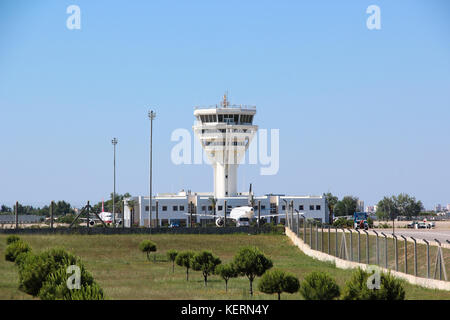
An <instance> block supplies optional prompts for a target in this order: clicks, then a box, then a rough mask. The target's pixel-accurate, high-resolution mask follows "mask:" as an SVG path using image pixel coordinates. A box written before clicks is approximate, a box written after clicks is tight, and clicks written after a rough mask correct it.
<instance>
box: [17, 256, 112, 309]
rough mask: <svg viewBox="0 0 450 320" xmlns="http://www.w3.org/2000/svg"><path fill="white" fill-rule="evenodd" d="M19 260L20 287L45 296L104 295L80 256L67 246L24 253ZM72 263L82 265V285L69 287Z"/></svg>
mask: <svg viewBox="0 0 450 320" xmlns="http://www.w3.org/2000/svg"><path fill="white" fill-rule="evenodd" d="M16 264H17V265H18V267H19V281H20V286H19V288H20V289H21V290H22V291H24V292H26V293H28V294H31V295H33V296H35V297H36V296H37V297H39V298H40V299H42V300H80V299H104V295H103V291H102V290H101V288H100V287H99V286H98V285H97V284H96V283H95V282H94V279H93V277H92V275H91V274H90V273H89V272H87V270H86V269H85V267H84V265H83V264H82V262H81V261H80V259H79V258H78V257H76V256H74V255H72V254H71V253H68V252H66V251H65V250H63V249H50V250H47V251H44V252H42V253H41V254H39V255H33V254H31V253H29V254H26V255H25V254H22V255H20V256H19V257H18V259H17V261H16ZM71 265H77V266H78V267H79V268H80V273H81V274H80V289H73V290H70V289H69V288H68V287H67V280H68V279H69V277H71V275H72V274H70V273H69V274H68V273H67V268H68V267H69V266H71Z"/></svg>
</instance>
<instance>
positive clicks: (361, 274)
mask: <svg viewBox="0 0 450 320" xmlns="http://www.w3.org/2000/svg"><path fill="white" fill-rule="evenodd" d="M369 276H370V274H369V273H367V272H365V271H364V270H362V269H360V268H358V270H356V271H355V272H354V273H353V275H352V277H351V279H350V280H349V281H348V282H347V283H346V286H345V289H344V299H345V300H404V299H405V290H404V288H403V284H402V281H401V280H399V279H396V278H395V277H393V276H392V275H391V274H390V273H389V274H384V273H382V274H381V276H380V288H379V289H369V288H368V285H367V280H368V278H369Z"/></svg>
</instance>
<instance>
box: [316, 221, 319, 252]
mask: <svg viewBox="0 0 450 320" xmlns="http://www.w3.org/2000/svg"><path fill="white" fill-rule="evenodd" d="M316 250H319V226H316Z"/></svg>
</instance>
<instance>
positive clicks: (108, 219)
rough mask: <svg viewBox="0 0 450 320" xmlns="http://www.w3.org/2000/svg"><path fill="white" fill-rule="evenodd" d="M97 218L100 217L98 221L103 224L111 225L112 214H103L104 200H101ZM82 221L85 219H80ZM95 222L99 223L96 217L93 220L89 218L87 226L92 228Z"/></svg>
mask: <svg viewBox="0 0 450 320" xmlns="http://www.w3.org/2000/svg"><path fill="white" fill-rule="evenodd" d="M98 216H99V217H100V219H101V220H102V221H103V222H104V223H113V214H112V212H105V203H104V200H102V212H100V213H99V214H98ZM82 220H85V221H86V219H82ZM96 222H100V221H99V219H98V218H97V217H96V216H94V217H93V218H89V224H90V225H91V226H93V225H94V224H95V223H96Z"/></svg>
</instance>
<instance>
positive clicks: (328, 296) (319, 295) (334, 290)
mask: <svg viewBox="0 0 450 320" xmlns="http://www.w3.org/2000/svg"><path fill="white" fill-rule="evenodd" d="M300 293H301V294H302V296H303V297H304V298H305V299H306V300H333V299H335V298H338V297H339V296H340V294H341V292H340V289H339V286H338V285H337V284H336V281H335V280H334V279H333V278H331V276H330V275H329V274H327V273H324V272H316V271H315V272H311V273H310V274H308V275H307V276H306V277H305V280H303V282H302V284H301V286H300Z"/></svg>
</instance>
